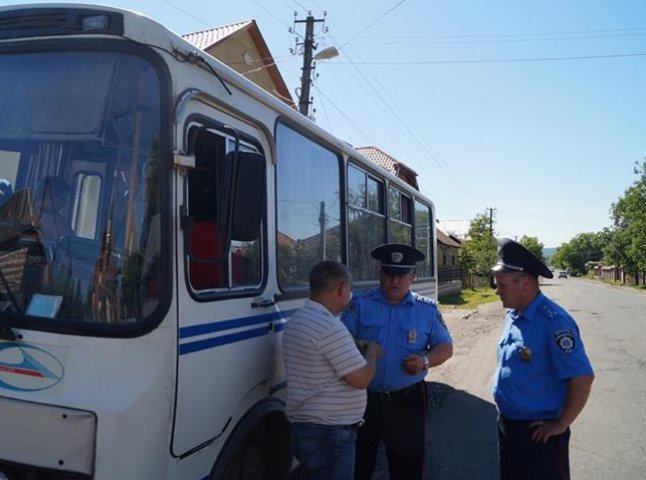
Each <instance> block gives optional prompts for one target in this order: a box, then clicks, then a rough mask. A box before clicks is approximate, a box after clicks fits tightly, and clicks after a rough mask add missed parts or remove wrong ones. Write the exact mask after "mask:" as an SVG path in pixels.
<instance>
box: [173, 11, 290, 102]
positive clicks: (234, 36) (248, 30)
mask: <svg viewBox="0 0 646 480" xmlns="http://www.w3.org/2000/svg"><path fill="white" fill-rule="evenodd" d="M182 37H183V38H184V39H185V40H187V41H188V42H190V43H192V44H193V45H195V46H196V47H197V48H199V49H201V50H204V51H205V52H207V53H208V54H210V55H211V56H213V57H215V58H217V59H218V60H220V61H221V62H222V63H224V64H225V65H227V66H228V67H230V68H232V69H233V70H235V71H236V72H238V73H239V74H241V75H243V76H245V77H246V78H248V79H249V80H251V81H252V82H254V83H255V84H257V85H258V86H260V87H262V88H264V89H265V90H267V91H268V92H269V93H271V94H272V95H274V96H276V97H277V98H279V99H280V100H282V101H283V102H285V103H286V104H287V105H289V106H290V107H292V108H296V105H295V104H294V100H293V99H292V96H291V95H290V93H289V89H288V88H287V85H286V84H285V80H283V77H282V75H281V74H280V71H279V70H278V67H277V66H276V63H275V61H274V58H273V57H272V55H271V53H270V52H269V47H268V46H267V43H265V40H264V39H263V37H262V34H261V33H260V29H259V28H258V25H257V24H256V21H255V20H246V21H244V22H239V23H234V24H231V25H225V26H223V27H213V28H210V29H208V30H202V31H199V32H193V33H187V34H186V35H182Z"/></svg>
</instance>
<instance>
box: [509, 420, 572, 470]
mask: <svg viewBox="0 0 646 480" xmlns="http://www.w3.org/2000/svg"><path fill="white" fill-rule="evenodd" d="M532 422H533V420H510V419H508V418H505V417H503V416H502V415H499V416H498V452H499V455H500V478H501V480H569V478H570V459H569V443H570V429H569V428H568V429H567V430H566V431H565V432H563V433H562V434H561V435H557V436H554V437H550V438H549V440H548V441H547V443H542V442H541V443H535V442H534V441H533V440H532V431H533V428H531V427H530V424H531V423H532Z"/></svg>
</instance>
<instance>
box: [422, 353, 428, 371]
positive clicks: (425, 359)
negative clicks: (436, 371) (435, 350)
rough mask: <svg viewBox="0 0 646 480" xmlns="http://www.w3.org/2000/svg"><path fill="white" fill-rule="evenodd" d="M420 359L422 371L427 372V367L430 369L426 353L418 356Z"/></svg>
mask: <svg viewBox="0 0 646 480" xmlns="http://www.w3.org/2000/svg"><path fill="white" fill-rule="evenodd" d="M420 355H421V357H422V360H423V361H424V370H428V367H430V365H429V363H428V357H427V356H426V352H424V353H422V354H420Z"/></svg>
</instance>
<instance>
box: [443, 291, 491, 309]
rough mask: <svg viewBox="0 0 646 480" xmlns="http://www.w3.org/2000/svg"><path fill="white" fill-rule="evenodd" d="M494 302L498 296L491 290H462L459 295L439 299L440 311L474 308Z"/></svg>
mask: <svg viewBox="0 0 646 480" xmlns="http://www.w3.org/2000/svg"><path fill="white" fill-rule="evenodd" d="M496 300H498V296H497V295H496V292H495V290H494V289H492V288H476V289H468V290H462V291H461V292H460V293H459V294H454V295H446V296H443V297H440V298H439V302H440V309H442V310H446V309H447V308H464V309H470V308H476V307H477V306H478V305H482V304H484V303H491V302H495V301H496Z"/></svg>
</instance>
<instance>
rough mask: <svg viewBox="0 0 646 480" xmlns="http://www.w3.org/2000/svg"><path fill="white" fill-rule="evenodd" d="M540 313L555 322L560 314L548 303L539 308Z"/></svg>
mask: <svg viewBox="0 0 646 480" xmlns="http://www.w3.org/2000/svg"><path fill="white" fill-rule="evenodd" d="M538 309H539V310H540V312H541V313H542V314H543V315H545V316H546V317H547V318H549V319H550V320H554V319H555V318H557V317H558V316H559V312H558V311H557V310H555V309H554V308H553V307H552V306H551V305H550V304H548V303H547V302H545V303H543V304H542V305H541V306H540V307H538Z"/></svg>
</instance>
